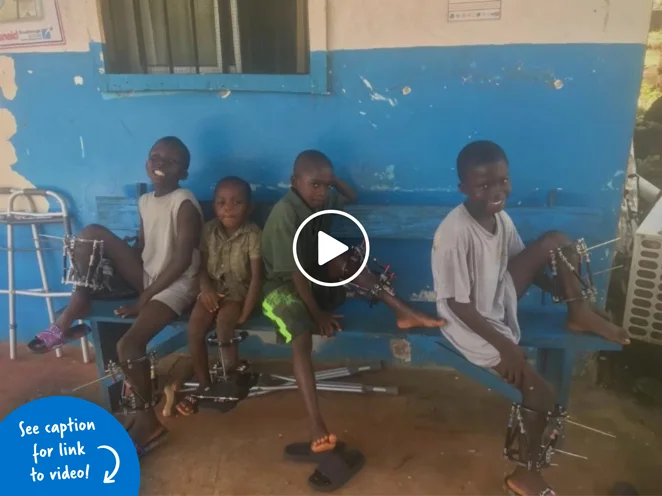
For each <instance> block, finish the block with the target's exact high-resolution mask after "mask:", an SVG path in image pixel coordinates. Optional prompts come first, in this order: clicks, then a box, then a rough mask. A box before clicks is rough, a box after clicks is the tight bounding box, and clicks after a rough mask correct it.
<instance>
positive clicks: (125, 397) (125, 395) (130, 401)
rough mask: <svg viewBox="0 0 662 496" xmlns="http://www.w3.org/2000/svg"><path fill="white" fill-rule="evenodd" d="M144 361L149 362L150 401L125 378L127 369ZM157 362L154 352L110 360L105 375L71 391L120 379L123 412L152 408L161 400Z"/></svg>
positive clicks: (115, 381)
mask: <svg viewBox="0 0 662 496" xmlns="http://www.w3.org/2000/svg"><path fill="white" fill-rule="evenodd" d="M145 361H147V362H149V377H150V389H151V397H152V399H151V401H147V400H146V399H145V398H144V397H143V395H141V394H140V392H138V391H137V390H136V389H135V388H134V387H133V386H132V385H131V383H130V382H129V381H128V380H127V379H126V372H125V371H127V370H131V369H132V368H133V367H134V366H135V365H138V364H141V363H144V362H145ZM157 362H158V359H157V356H156V353H155V352H152V353H149V354H147V355H145V356H143V357H140V358H137V359H134V360H124V361H121V362H113V361H112V360H111V361H109V362H108V366H107V367H106V370H105V375H104V376H102V377H99V378H98V379H95V380H93V381H90V382H88V383H86V384H83V385H82V386H78V387H77V388H75V389H73V390H72V391H71V392H75V391H78V390H79V389H83V388H85V387H88V386H91V385H92V384H96V383H98V382H102V381H105V380H107V379H110V380H111V381H112V382H113V383H117V382H120V381H122V393H121V397H120V404H119V406H120V408H121V410H122V412H123V413H125V414H128V413H135V412H141V411H145V410H149V409H151V408H154V407H155V406H156V405H157V404H158V403H159V401H161V394H160V393H159V390H158V387H159V384H158V378H157V375H156V364H157Z"/></svg>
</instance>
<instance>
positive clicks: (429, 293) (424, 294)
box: [409, 289, 437, 302]
mask: <svg viewBox="0 0 662 496" xmlns="http://www.w3.org/2000/svg"><path fill="white" fill-rule="evenodd" d="M409 301H426V302H435V301H437V293H436V292H435V291H433V290H431V289H423V290H421V291H419V292H418V293H412V294H411V295H410V296H409Z"/></svg>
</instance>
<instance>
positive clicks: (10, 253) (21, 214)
mask: <svg viewBox="0 0 662 496" xmlns="http://www.w3.org/2000/svg"><path fill="white" fill-rule="evenodd" d="M0 195H9V198H8V199H7V210H6V211H5V212H2V213H0V223H1V224H5V225H6V226H7V246H6V247H4V248H3V249H4V250H6V251H7V289H0V294H6V295H8V297H9V305H8V307H9V358H10V359H11V360H15V359H16V332H17V328H16V296H17V295H20V296H32V297H38V298H44V299H45V300H46V308H47V310H48V318H49V320H50V323H51V324H52V323H53V322H54V321H55V312H54V310H53V300H52V299H53V298H68V297H70V296H71V293H70V292H51V291H50V289H49V285H48V277H47V275H46V267H45V265H44V256H43V251H44V250H47V251H48V250H52V249H49V248H44V247H42V245H41V240H40V236H41V235H40V233H39V230H38V228H37V226H40V225H46V224H61V225H62V227H63V230H64V235H65V236H69V235H70V234H71V218H70V216H69V212H68V209H67V206H66V204H65V202H64V200H63V199H62V197H61V196H60V195H58V194H57V193H54V192H53V191H50V190H43V189H32V188H30V189H18V188H0ZM21 197H22V198H25V200H26V203H27V205H29V209H30V210H28V211H19V210H15V209H14V204H15V202H16V200H17V199H18V198H21ZM34 197H42V198H45V199H48V198H53V199H54V200H55V201H56V202H57V203H58V204H59V207H60V210H59V212H44V213H41V212H35V211H34V207H33V203H32V200H33V199H34ZM17 225H18V226H20V225H23V226H26V225H29V226H30V227H31V231H32V239H33V242H34V248H24V249H17V248H16V247H15V246H14V226H17ZM60 250H61V248H58V251H60ZM23 251H34V252H36V255H37V263H38V265H39V272H40V275H41V284H42V287H41V288H38V289H16V281H15V277H14V269H15V267H14V254H15V253H16V252H23ZM81 348H82V352H83V361H84V362H85V363H88V362H89V361H90V359H89V347H88V342H87V337H83V338H81ZM55 352H56V355H57V356H58V358H59V357H61V356H62V350H61V349H59V348H58V349H56V350H55Z"/></svg>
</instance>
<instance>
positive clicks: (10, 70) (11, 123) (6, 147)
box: [0, 56, 48, 212]
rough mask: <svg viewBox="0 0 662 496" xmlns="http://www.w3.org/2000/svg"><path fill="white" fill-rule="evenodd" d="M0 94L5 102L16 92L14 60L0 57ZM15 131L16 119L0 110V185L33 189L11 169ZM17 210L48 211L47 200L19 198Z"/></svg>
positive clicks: (1, 204)
mask: <svg viewBox="0 0 662 496" xmlns="http://www.w3.org/2000/svg"><path fill="white" fill-rule="evenodd" d="M0 92H2V96H3V97H4V98H6V99H7V100H13V99H14V98H15V97H16V93H17V92H18V87H17V86H16V72H15V68H14V59H13V58H11V57H7V56H0ZM16 131H17V126H16V118H15V117H14V115H13V114H12V113H11V112H10V111H9V110H8V109H6V108H0V185H2V186H9V187H14V188H34V187H35V185H34V184H32V183H31V182H30V181H28V180H27V179H26V178H25V177H23V176H22V175H20V174H19V173H18V172H16V171H15V170H14V169H13V166H14V164H16V162H17V161H18V158H17V156H16V149H15V148H14V145H13V144H12V142H11V139H12V138H13V137H14V135H15V134H16ZM0 208H2V209H6V208H7V195H0ZM14 208H15V209H17V210H34V211H37V212H46V211H48V200H46V199H45V198H40V197H33V198H32V199H31V200H30V201H28V200H26V199H24V198H21V199H19V200H18V201H16V202H14Z"/></svg>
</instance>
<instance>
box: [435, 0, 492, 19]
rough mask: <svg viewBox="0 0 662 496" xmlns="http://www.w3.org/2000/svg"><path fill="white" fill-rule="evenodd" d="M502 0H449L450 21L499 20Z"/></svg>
mask: <svg viewBox="0 0 662 496" xmlns="http://www.w3.org/2000/svg"><path fill="white" fill-rule="evenodd" d="M499 19H501V0H476V1H473V2H471V1H467V0H448V22H463V21H498V20H499Z"/></svg>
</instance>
